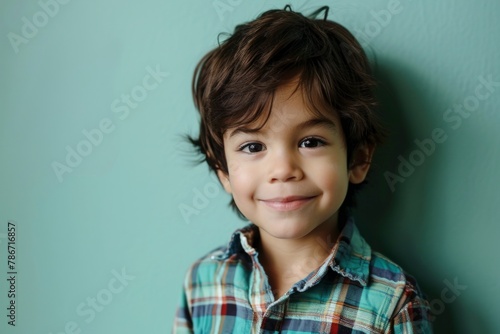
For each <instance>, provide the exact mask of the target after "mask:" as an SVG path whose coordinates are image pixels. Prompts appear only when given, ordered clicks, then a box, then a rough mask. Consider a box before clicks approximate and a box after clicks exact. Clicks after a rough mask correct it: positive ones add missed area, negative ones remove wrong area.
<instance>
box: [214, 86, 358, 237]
mask: <svg viewBox="0 0 500 334" xmlns="http://www.w3.org/2000/svg"><path fill="white" fill-rule="evenodd" d="M294 89H295V86H294V85H287V86H283V87H282V88H280V89H279V90H278V91H277V92H276V94H275V99H274V104H273V108H272V111H271V115H270V117H269V119H268V121H267V122H266V123H265V125H264V127H262V128H261V129H260V130H258V131H256V132H253V131H252V132H249V131H245V129H249V128H256V127H257V126H258V125H260V124H251V125H249V126H248V127H246V128H245V129H242V128H239V129H229V130H227V131H226V132H225V133H224V150H225V155H226V159H227V164H228V172H229V174H228V175H225V174H223V173H222V172H221V171H219V177H220V178H221V181H222V184H223V185H224V188H225V189H226V191H227V192H229V193H230V194H232V196H233V198H234V201H235V202H236V205H237V206H238V208H239V210H240V211H241V212H242V213H243V215H245V217H247V218H248V219H249V220H250V221H251V222H253V223H254V224H255V225H257V226H258V227H259V228H260V229H261V231H264V232H266V233H268V234H269V235H271V236H273V237H275V238H280V239H296V238H301V237H304V236H306V235H308V234H309V233H311V232H312V231H313V230H315V229H316V228H318V227H320V226H323V227H325V228H333V227H335V226H336V224H337V217H338V214H337V212H338V210H339V208H340V206H341V204H342V202H343V201H344V198H345V196H346V192H347V187H348V184H349V181H351V182H353V183H359V182H362V181H363V179H364V177H365V175H366V172H361V173H360V172H359V171H358V170H357V169H348V168H347V165H348V164H347V160H346V159H347V156H346V148H345V143H344V134H343V131H342V127H341V124H340V121H339V119H338V116H337V115H332V116H331V117H330V118H328V119H326V118H324V119H319V118H318V117H317V116H314V115H313V114H312V113H310V112H309V111H307V109H306V105H305V103H304V101H303V98H302V93H301V91H300V90H297V91H296V92H295V93H294V94H293V95H291V96H290V94H292V92H293V90H294ZM326 225H328V226H326Z"/></svg>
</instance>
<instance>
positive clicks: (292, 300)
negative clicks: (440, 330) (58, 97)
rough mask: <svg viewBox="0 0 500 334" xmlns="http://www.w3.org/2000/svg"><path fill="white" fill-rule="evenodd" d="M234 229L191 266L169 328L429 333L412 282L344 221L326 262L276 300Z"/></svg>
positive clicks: (249, 234) (246, 235) (248, 244)
mask: <svg viewBox="0 0 500 334" xmlns="http://www.w3.org/2000/svg"><path fill="white" fill-rule="evenodd" d="M258 233H259V232H258V228H257V227H256V226H255V225H249V226H247V227H245V228H243V229H240V230H238V231H236V232H235V233H234V234H233V236H232V238H231V241H230V243H229V245H228V246H227V247H221V248H218V249H216V250H214V251H213V252H211V253H209V254H208V255H207V256H205V257H203V258H202V259H200V260H199V261H197V262H196V263H194V264H193V265H192V266H191V268H190V269H189V271H188V273H187V276H186V280H185V283H184V290H183V294H182V299H181V304H180V306H179V308H178V310H177V314H176V318H175V323H174V329H173V332H174V333H238V334H239V333H266V334H267V333H288V334H299V333H432V330H431V326H430V323H429V304H428V302H427V301H426V300H425V299H424V297H423V296H422V293H421V291H420V290H419V288H418V285H417V283H416V281H415V280H414V279H413V278H412V277H411V276H409V275H407V274H406V273H405V272H404V271H403V270H402V269H401V268H400V267H399V266H397V265H396V264H394V263H393V262H391V261H390V260H388V259H387V258H385V257H384V256H382V255H381V254H378V253H376V252H373V251H372V250H371V248H370V246H369V245H368V244H367V243H366V241H365V240H364V239H363V238H362V237H361V235H360V234H359V231H358V229H357V227H356V225H355V223H354V221H353V219H352V218H351V219H349V220H348V221H347V223H346V225H345V227H344V228H343V230H342V233H341V235H340V237H339V239H338V242H337V244H336V245H335V246H334V247H332V251H331V253H330V256H329V257H328V258H327V259H326V260H325V262H324V263H323V265H322V266H321V267H319V268H318V269H317V270H314V271H313V272H311V273H310V274H309V275H308V276H307V277H306V278H304V279H302V280H300V281H299V282H297V283H296V284H295V285H294V286H293V287H292V288H291V289H290V290H289V291H288V292H286V293H285V294H284V295H283V296H281V297H280V298H279V299H277V300H275V298H274V296H273V292H272V290H271V287H270V285H269V284H268V281H267V276H266V274H265V273H264V270H263V268H262V266H261V265H260V263H259V261H258V253H257V251H256V250H255V248H253V247H252V241H253V240H255V238H257V237H258Z"/></svg>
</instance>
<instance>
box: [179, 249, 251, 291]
mask: <svg viewBox="0 0 500 334" xmlns="http://www.w3.org/2000/svg"><path fill="white" fill-rule="evenodd" d="M249 266H250V267H251V260H250V259H249V257H248V255H246V254H244V253H243V254H242V253H235V252H231V250H230V249H229V247H228V246H227V245H226V246H220V247H217V248H215V249H213V250H211V251H209V252H208V253H206V254H204V255H203V256H201V257H200V258H198V259H197V260H196V261H194V262H193V263H192V264H191V265H190V266H189V268H188V270H187V273H186V278H185V284H187V285H191V286H193V285H197V284H210V283H211V282H213V283H215V281H218V280H219V279H222V277H228V276H233V277H234V275H235V272H236V271H237V269H238V268H240V267H243V268H247V267H249Z"/></svg>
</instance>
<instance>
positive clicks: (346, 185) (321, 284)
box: [174, 6, 431, 333]
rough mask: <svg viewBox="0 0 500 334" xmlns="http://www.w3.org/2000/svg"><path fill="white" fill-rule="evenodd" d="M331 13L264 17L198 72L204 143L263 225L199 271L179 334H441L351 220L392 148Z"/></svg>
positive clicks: (353, 51) (364, 75)
mask: <svg viewBox="0 0 500 334" xmlns="http://www.w3.org/2000/svg"><path fill="white" fill-rule="evenodd" d="M324 9H325V8H322V9H320V11H321V10H324ZM326 9H327V8H326ZM317 13H319V11H318V12H317ZM326 13H327V10H326V12H325V19H322V20H318V19H314V18H307V17H304V16H303V15H301V14H299V13H296V12H293V11H291V10H290V7H289V6H287V7H285V9H284V10H271V11H268V12H265V13H263V14H262V15H261V16H260V17H259V18H257V19H256V20H254V21H252V22H249V23H246V24H243V25H240V26H238V27H236V29H235V32H234V34H233V35H232V36H231V37H229V38H228V39H227V40H226V41H224V42H223V43H222V44H221V45H220V46H219V47H217V48H216V49H214V50H212V51H211V52H209V53H208V54H207V55H206V56H205V57H204V58H203V59H202V60H201V61H200V63H199V64H198V66H197V68H196V70H195V76H194V80H193V95H194V98H195V104H196V106H197V108H198V110H199V112H200V115H201V126H200V134H199V138H197V139H193V138H191V142H192V143H193V144H194V145H195V146H196V147H197V148H198V149H199V151H200V152H201V153H202V154H203V157H204V158H205V160H206V161H207V163H208V165H209V166H210V168H211V169H212V170H213V171H214V172H216V173H217V175H218V177H219V180H220V181H221V183H222V185H223V187H224V189H225V190H226V191H227V192H228V193H230V194H231V195H232V202H231V205H232V206H233V207H234V208H235V209H236V210H237V211H238V213H239V214H240V215H242V216H243V217H245V218H246V219H248V220H249V221H250V222H251V224H250V225H248V226H247V227H245V228H242V229H239V230H237V231H236V232H235V233H234V234H233V236H232V238H231V240H230V242H229V244H228V246H226V247H221V248H218V249H216V250H215V251H213V252H211V253H209V254H208V255H206V256H205V257H203V258H201V259H200V260H198V261H197V262H196V263H195V264H193V265H192V266H191V268H190V270H189V272H188V274H187V276H186V281H185V284H184V293H183V298H182V302H181V305H180V307H179V309H178V311H177V316H176V319H175V324H174V332H175V333H431V329H430V325H429V321H428V311H429V307H428V303H427V301H426V300H425V299H424V298H423V296H422V294H421V292H420V290H419V288H418V286H417V284H416V282H415V280H414V279H413V278H412V277H411V276H409V275H407V274H405V273H404V272H403V270H402V269H401V268H400V267H399V266H397V265H396V264H394V263H393V262H391V261H390V260H388V259H387V258H385V257H383V256H382V255H380V254H378V253H376V252H373V251H372V250H371V248H370V246H369V245H368V244H367V243H366V242H365V241H364V239H363V238H362V237H361V235H360V234H359V231H358V229H357V228H356V226H355V223H354V220H353V219H352V217H350V215H349V209H350V208H352V206H353V205H354V198H353V196H354V193H355V192H356V191H357V190H358V188H359V187H360V186H361V184H362V183H363V182H364V180H365V177H366V175H367V173H368V169H369V167H370V161H371V158H372V154H373V151H374V148H375V146H376V145H377V144H379V143H380V141H381V139H382V137H383V135H382V130H381V128H380V126H379V125H378V123H377V121H376V118H375V115H374V111H373V109H374V105H375V101H374V96H373V93H372V89H373V86H374V79H373V78H372V76H371V75H370V70H369V65H368V62H367V59H366V56H365V54H364V52H363V50H362V48H361V46H360V45H359V44H358V42H357V41H356V40H355V38H354V37H353V36H352V35H351V34H350V33H349V32H348V31H347V30H346V29H345V28H344V27H342V26H341V25H339V24H337V23H334V22H331V21H327V20H326Z"/></svg>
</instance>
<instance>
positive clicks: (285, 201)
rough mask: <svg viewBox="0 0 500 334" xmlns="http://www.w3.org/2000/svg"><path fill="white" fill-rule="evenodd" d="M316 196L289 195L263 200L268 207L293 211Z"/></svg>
mask: <svg viewBox="0 0 500 334" xmlns="http://www.w3.org/2000/svg"><path fill="white" fill-rule="evenodd" d="M315 197H316V196H309V197H306V196H289V197H276V198H271V199H265V200H261V202H263V203H264V204H265V205H266V206H267V207H270V208H272V209H274V210H277V211H293V210H297V209H300V208H302V207H303V206H305V205H306V204H308V203H309V202H311V201H312V199H313V198H315Z"/></svg>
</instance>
